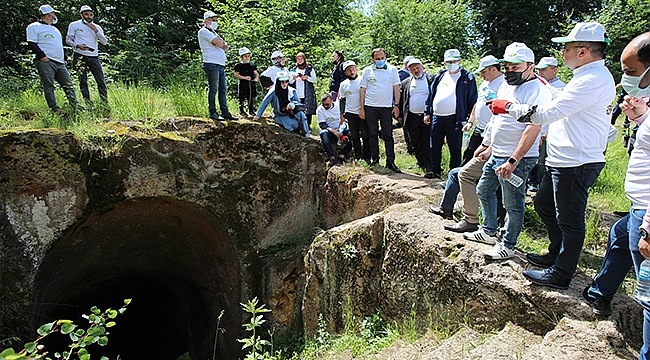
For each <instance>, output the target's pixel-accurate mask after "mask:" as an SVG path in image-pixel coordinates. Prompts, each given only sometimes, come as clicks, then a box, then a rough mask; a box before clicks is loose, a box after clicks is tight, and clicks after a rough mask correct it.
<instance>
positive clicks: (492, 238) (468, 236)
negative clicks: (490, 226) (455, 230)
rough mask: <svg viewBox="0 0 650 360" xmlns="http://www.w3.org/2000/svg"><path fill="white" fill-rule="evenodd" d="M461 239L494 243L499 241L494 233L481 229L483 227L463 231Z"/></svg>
mask: <svg viewBox="0 0 650 360" xmlns="http://www.w3.org/2000/svg"><path fill="white" fill-rule="evenodd" d="M463 239H465V240H471V241H476V242H480V243H483V244H488V245H494V244H497V243H499V238H498V237H497V236H496V234H495V235H490V234H488V233H486V232H485V231H483V229H478V230H476V231H474V232H471V233H463Z"/></svg>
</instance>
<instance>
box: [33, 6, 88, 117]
mask: <svg viewBox="0 0 650 360" xmlns="http://www.w3.org/2000/svg"><path fill="white" fill-rule="evenodd" d="M38 12H39V14H40V15H41V19H40V20H39V21H36V22H33V23H31V24H29V25H28V26H27V31H26V32H27V47H28V48H29V50H31V51H32V53H34V56H35V58H34V66H35V67H36V70H38V75H39V76H40V78H41V85H42V86H43V93H44V95H45V101H46V102H47V106H48V107H49V108H50V110H52V111H58V110H59V107H58V106H57V104H56V97H55V96H54V81H56V82H58V83H59V85H61V88H62V89H63V91H64V92H65V95H66V97H67V98H68V102H69V103H70V106H71V107H73V108H76V107H77V95H76V94H75V91H74V84H73V83H72V79H70V73H69V72H68V68H67V67H66V66H65V56H64V54H63V41H62V38H61V33H60V32H59V29H57V28H56V27H54V25H55V24H56V23H57V21H58V18H57V16H56V13H57V12H58V11H56V10H54V9H53V8H52V7H51V6H50V5H41V7H40V8H39V9H38Z"/></svg>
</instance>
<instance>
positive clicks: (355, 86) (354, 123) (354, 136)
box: [339, 60, 370, 163]
mask: <svg viewBox="0 0 650 360" xmlns="http://www.w3.org/2000/svg"><path fill="white" fill-rule="evenodd" d="M343 69H344V70H345V75H346V76H347V79H346V80H343V82H341V86H340V87H339V106H340V108H341V123H343V121H344V119H345V120H347V121H348V128H349V129H350V141H351V142H352V148H353V149H354V158H355V159H356V160H361V159H363V160H365V161H366V162H367V163H370V146H369V144H368V136H369V135H368V133H369V130H368V123H367V122H366V121H365V120H363V119H361V118H360V117H359V111H360V110H361V104H360V103H359V91H360V85H361V78H359V77H358V76H357V64H355V62H354V61H352V60H348V61H346V62H345V63H344V64H343Z"/></svg>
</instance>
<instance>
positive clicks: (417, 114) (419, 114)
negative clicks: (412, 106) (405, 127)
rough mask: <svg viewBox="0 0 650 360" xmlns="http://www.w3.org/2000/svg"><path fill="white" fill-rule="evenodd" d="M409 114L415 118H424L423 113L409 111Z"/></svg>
mask: <svg viewBox="0 0 650 360" xmlns="http://www.w3.org/2000/svg"><path fill="white" fill-rule="evenodd" d="M409 114H412V115H415V116H424V113H423V112H421V113H414V112H411V111H409Z"/></svg>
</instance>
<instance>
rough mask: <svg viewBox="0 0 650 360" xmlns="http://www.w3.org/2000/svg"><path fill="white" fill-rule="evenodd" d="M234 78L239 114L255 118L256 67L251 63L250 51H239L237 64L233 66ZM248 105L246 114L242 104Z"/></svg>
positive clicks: (246, 49)
mask: <svg viewBox="0 0 650 360" xmlns="http://www.w3.org/2000/svg"><path fill="white" fill-rule="evenodd" d="M235 77H236V78H237V79H239V86H238V87H237V92H238V95H239V114H240V115H241V116H243V117H248V116H249V114H250V116H255V104H253V101H254V100H255V97H257V80H258V77H259V76H258V74H257V65H255V63H254V62H252V61H251V51H250V50H249V49H248V48H247V47H243V48H241V49H239V63H237V65H235ZM245 103H248V112H246V109H245V107H244V104H245Z"/></svg>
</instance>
